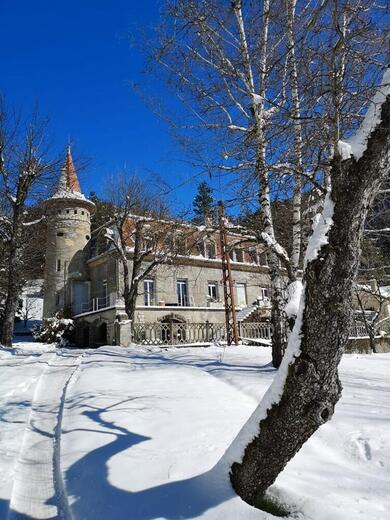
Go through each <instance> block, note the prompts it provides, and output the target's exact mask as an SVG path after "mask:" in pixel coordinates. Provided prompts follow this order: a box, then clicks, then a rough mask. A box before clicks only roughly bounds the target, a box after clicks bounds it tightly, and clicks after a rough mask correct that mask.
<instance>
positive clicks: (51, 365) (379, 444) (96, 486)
mask: <svg viewBox="0 0 390 520" xmlns="http://www.w3.org/2000/svg"><path fill="white" fill-rule="evenodd" d="M16 347H17V348H16V349H15V350H14V351H13V352H7V351H5V350H0V370H1V378H0V399H1V401H0V406H1V407H0V473H1V477H0V518H1V519H3V518H4V519H6V518H66V519H70V518H73V519H74V520H79V519H86V520H89V519H91V520H103V519H104V520H109V519H115V520H117V519H119V520H120V519H131V520H152V519H170V520H174V519H179V518H180V519H190V518H202V519H209V520H216V519H222V518H223V519H224V520H229V519H232V520H236V519H237V520H238V519H240V520H241V519H243V520H248V519H259V520H271V518H274V517H273V516H272V515H270V514H266V513H263V512H261V511H258V510H255V509H253V508H251V507H250V506H248V505H247V504H245V503H244V502H242V501H241V500H240V499H239V498H238V497H237V496H235V494H234V493H233V492H232V490H231V488H230V486H229V481H228V479H227V476H226V469H227V468H226V460H227V458H228V457H226V456H224V452H225V450H226V449H227V448H228V446H229V444H230V443H231V441H232V440H233V439H234V437H235V435H236V434H237V433H238V431H239V430H240V428H241V427H242V425H243V424H244V423H245V421H246V420H247V419H248V418H249V416H250V415H251V413H252V412H253V410H254V409H255V407H256V404H257V403H258V401H259V400H260V399H261V397H262V396H263V395H264V393H265V391H266V390H267V388H268V387H269V385H270V383H271V381H272V379H273V377H274V375H275V373H276V372H275V370H274V369H273V368H272V367H271V365H270V349H268V348H264V347H248V346H240V347H230V348H222V347H210V348H199V347H195V348H180V349H160V348H153V349H147V348H143V347H142V348H141V347H131V348H129V349H121V348H119V347H102V348H100V349H97V350H84V351H80V350H75V351H69V350H58V351H54V350H53V349H52V348H47V347H44V348H42V346H40V345H39V344H36V345H34V344H20V345H16ZM389 368H390V354H379V355H371V356H370V355H346V356H344V358H343V360H342V363H341V378H342V381H343V385H344V391H343V397H342V399H341V401H340V403H339V404H338V406H337V407H336V413H335V415H334V417H333V419H332V421H331V422H329V423H327V424H326V425H324V426H323V427H322V428H320V430H319V431H318V432H317V433H316V434H315V435H314V436H313V437H312V438H311V439H310V440H309V441H308V442H307V443H306V444H305V446H304V447H303V448H302V450H301V451H300V452H299V454H298V455H297V456H296V457H295V458H294V460H293V461H291V463H290V464H289V465H288V466H287V468H286V470H285V471H284V472H283V473H282V474H281V475H280V477H279V478H278V479H277V481H276V483H275V485H274V486H273V488H272V493H273V494H274V495H276V496H279V497H280V498H281V500H282V501H284V502H285V503H287V504H289V505H290V508H291V509H292V510H295V511H297V512H298V513H296V514H295V516H292V518H301V519H306V520H341V519H343V520H352V519H353V520H363V519H364V520H385V519H387V518H388V511H389V510H390V497H389V492H388V491H389V483H390V449H389V448H390V399H389V396H390V382H389V380H388V373H389ZM45 389H46V391H45ZM25 426H26V428H25ZM61 430H62V434H61ZM9 501H11V509H12V511H11V513H10V514H9V515H7V510H8V504H9ZM39 502H41V506H39ZM55 511H57V513H56V514H55ZM18 513H19V514H18Z"/></svg>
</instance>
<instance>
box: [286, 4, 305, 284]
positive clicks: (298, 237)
mask: <svg viewBox="0 0 390 520" xmlns="http://www.w3.org/2000/svg"><path fill="white" fill-rule="evenodd" d="M295 6H296V0H287V37H288V43H289V48H290V49H289V50H290V52H289V61H290V84H291V98H292V111H291V112H292V116H293V125H294V155H295V169H296V171H297V175H295V177H294V195H293V223H292V250H291V258H290V261H291V271H292V273H293V275H294V277H295V278H296V276H297V272H298V268H299V260H300V256H301V242H302V222H301V218H302V215H301V207H302V175H301V174H302V173H303V172H302V170H303V168H302V156H303V153H302V150H303V142H302V126H301V122H300V116H301V110H300V96H299V88H298V71H297V64H296V57H295V38H294V18H295ZM290 281H294V280H290Z"/></svg>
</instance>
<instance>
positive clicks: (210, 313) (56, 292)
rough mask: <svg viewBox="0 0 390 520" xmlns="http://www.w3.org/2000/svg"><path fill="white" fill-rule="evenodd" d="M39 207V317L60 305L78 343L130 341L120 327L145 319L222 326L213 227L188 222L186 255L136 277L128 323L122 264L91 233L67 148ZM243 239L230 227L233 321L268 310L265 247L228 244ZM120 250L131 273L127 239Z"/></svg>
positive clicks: (263, 315) (88, 205) (140, 325)
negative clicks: (43, 233) (43, 231)
mask: <svg viewBox="0 0 390 520" xmlns="http://www.w3.org/2000/svg"><path fill="white" fill-rule="evenodd" d="M45 207H46V215H47V221H48V226H47V249H46V265H45V281H44V317H50V316H53V315H54V314H55V313H56V312H58V311H62V310H64V309H65V310H66V311H67V313H68V315H71V316H72V317H73V318H74V319H75V321H76V325H77V328H76V331H77V332H76V336H77V342H78V343H79V344H82V345H85V346H91V345H98V344H106V343H109V344H114V343H121V344H126V343H129V342H130V341H131V334H127V333H126V331H125V330H124V329H125V328H126V327H127V329H128V330H130V329H131V328H132V329H133V330H135V329H137V330H141V329H145V330H146V328H147V325H148V324H159V323H160V324H164V323H186V324H199V327H201V326H202V324H204V323H209V324H211V325H213V326H214V325H215V327H216V326H217V325H218V324H221V325H222V324H224V322H225V306H224V293H223V285H222V270H221V257H220V244H219V233H217V232H216V230H215V229H214V228H212V227H211V226H210V227H209V228H208V227H207V226H202V227H199V228H197V227H196V226H192V225H191V224H186V228H187V229H191V230H192V232H193V235H196V236H197V240H196V241H195V242H196V243H195V242H194V246H193V247H191V248H190V249H191V250H190V251H189V252H188V251H187V253H186V254H185V255H180V254H177V255H176V256H175V257H174V258H172V259H171V261H170V263H169V265H165V264H164V265H159V266H157V267H156V268H155V269H154V270H153V271H152V272H151V273H150V275H148V276H147V277H145V278H144V279H143V280H142V281H141V283H140V286H139V294H138V297H137V306H136V313H135V319H134V323H133V324H131V325H130V324H128V323H127V322H126V315H125V313H124V301H123V273H122V267H121V262H120V260H119V258H118V255H117V254H116V251H115V249H114V248H111V247H109V244H108V243H107V241H105V240H102V233H99V230H98V231H97V232H96V233H95V234H94V235H93V236H92V237H91V215H92V214H93V211H94V204H93V203H92V202H91V201H89V200H88V199H86V198H85V197H84V195H83V194H82V193H81V189H80V184H79V181H78V179H77V174H76V170H75V168H74V165H73V161H72V156H71V152H70V150H69V149H68V152H67V158H66V162H65V165H64V168H63V170H62V173H61V178H60V182H59V186H58V189H57V191H56V193H55V194H54V195H53V196H52V197H51V198H50V199H48V200H47V201H46V203H45ZM136 218H137V217H134V218H133V219H132V222H130V224H129V225H130V226H131V225H132V224H134V222H135V220H136ZM241 238H242V237H240V236H239V235H237V234H235V233H233V231H232V232H229V241H230V242H231V244H232V246H231V252H230V257H231V267H232V273H233V280H234V294H235V302H236V307H237V312H238V318H239V320H244V319H246V318H247V317H248V316H249V315H250V314H253V313H254V312H255V313H256V314H257V316H258V319H260V320H263V319H264V320H266V319H267V317H268V316H269V310H270V309H269V285H270V280H269V274H268V267H267V258H266V252H265V251H261V250H259V248H258V246H257V245H256V244H254V243H253V244H249V245H248V244H247V245H246V246H245V248H243V247H242V246H234V244H235V243H237V244H239V243H240V242H242V240H240V239H241ZM126 253H127V256H128V264H129V269H130V270H131V267H132V266H131V264H132V261H133V260H132V258H133V254H134V249H133V248H132V243H131V239H130V241H129V243H128V247H127V248H126ZM147 262H148V259H147V258H146V259H145V263H147ZM211 325H210V326H211ZM182 330H184V329H183V328H182ZM118 331H121V334H119V332H118ZM183 334H184V333H183V332H181V335H182V336H183ZM119 336H121V337H119ZM123 338H125V339H123Z"/></svg>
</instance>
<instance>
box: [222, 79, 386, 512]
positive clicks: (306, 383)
mask: <svg viewBox="0 0 390 520" xmlns="http://www.w3.org/2000/svg"><path fill="white" fill-rule="evenodd" d="M338 149H339V152H338V153H336V154H335V156H334V158H333V159H332V162H331V168H330V171H329V173H330V178H329V180H330V189H329V191H328V194H327V196H326V200H325V204H324V208H323V211H322V213H321V215H320V216H319V218H318V220H317V223H316V226H315V229H314V231H313V234H312V236H311V237H310V240H309V244H308V247H307V250H306V255H305V268H304V276H303V291H302V294H301V298H300V304H299V310H298V315H297V319H296V322H295V326H294V330H293V332H292V334H291V336H290V338H289V342H288V347H287V351H286V355H285V357H284V359H283V362H282V365H281V367H280V369H279V373H278V375H277V376H276V378H275V379H274V381H273V383H272V385H271V387H270V389H269V390H268V392H267V393H266V395H265V397H264V399H263V401H262V403H261V404H260V406H259V408H258V409H257V410H256V411H255V412H254V414H253V416H252V417H251V419H250V420H249V423H248V424H247V425H245V427H244V428H243V430H242V431H241V433H240V434H239V436H238V438H237V439H236V441H235V446H236V447H237V449H238V450H239V451H240V454H237V451H234V449H233V450H232V453H233V457H237V458H236V461H235V462H234V464H233V465H232V468H231V480H232V483H233V486H234V488H235V490H236V491H237V492H238V493H239V495H240V496H241V497H242V498H243V499H244V500H246V501H247V502H248V503H250V504H256V503H258V501H259V500H260V499H261V498H262V497H263V496H264V493H265V492H266V490H267V488H268V487H269V486H270V485H271V484H272V483H273V482H274V481H275V479H276V477H277V476H278V474H279V473H280V472H281V471H282V470H283V468H284V467H285V465H286V464H287V463H288V461H289V460H290V459H291V458H292V457H293V456H294V455H295V454H296V453H297V451H298V450H299V449H300V448H301V446H302V445H303V444H304V443H305V441H306V440H307V439H308V438H309V437H310V436H311V435H312V434H313V433H314V432H315V431H316V430H317V429H318V428H319V427H320V426H321V425H322V424H324V423H325V422H327V421H328V420H329V419H330V418H331V417H332V415H333V412H334V407H335V405H336V403H337V401H338V400H339V398H340V396H341V383H340V380H339V376H338V364H339V362H340V359H341V356H342V354H343V348H344V346H345V344H346V342H347V340H348V336H349V328H350V321H351V314H352V305H351V300H352V292H353V284H354V279H355V276H356V273H357V270H358V265H359V255H360V245H361V241H362V237H363V233H364V225H365V219H366V216H367V212H368V209H369V207H370V205H371V204H372V203H373V200H374V198H375V196H376V195H377V193H378V192H379V190H380V188H381V185H382V184H383V182H384V180H385V179H386V177H388V176H389V174H390V69H388V70H387V72H386V73H385V75H384V78H383V82H382V86H381V87H379V89H378V92H377V94H376V95H375V97H374V99H373V101H372V103H371V105H370V106H369V108H368V110H367V113H366V116H365V119H364V120H363V122H362V124H361V127H360V130H359V131H358V132H357V133H356V134H355V135H354V136H353V137H351V138H349V139H347V140H345V141H343V142H340V143H339V144H338Z"/></svg>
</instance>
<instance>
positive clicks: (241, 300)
mask: <svg viewBox="0 0 390 520" xmlns="http://www.w3.org/2000/svg"><path fill="white" fill-rule="evenodd" d="M236 294H237V302H236V303H237V305H238V307H245V306H246V287H245V284H244V283H237V284H236Z"/></svg>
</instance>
